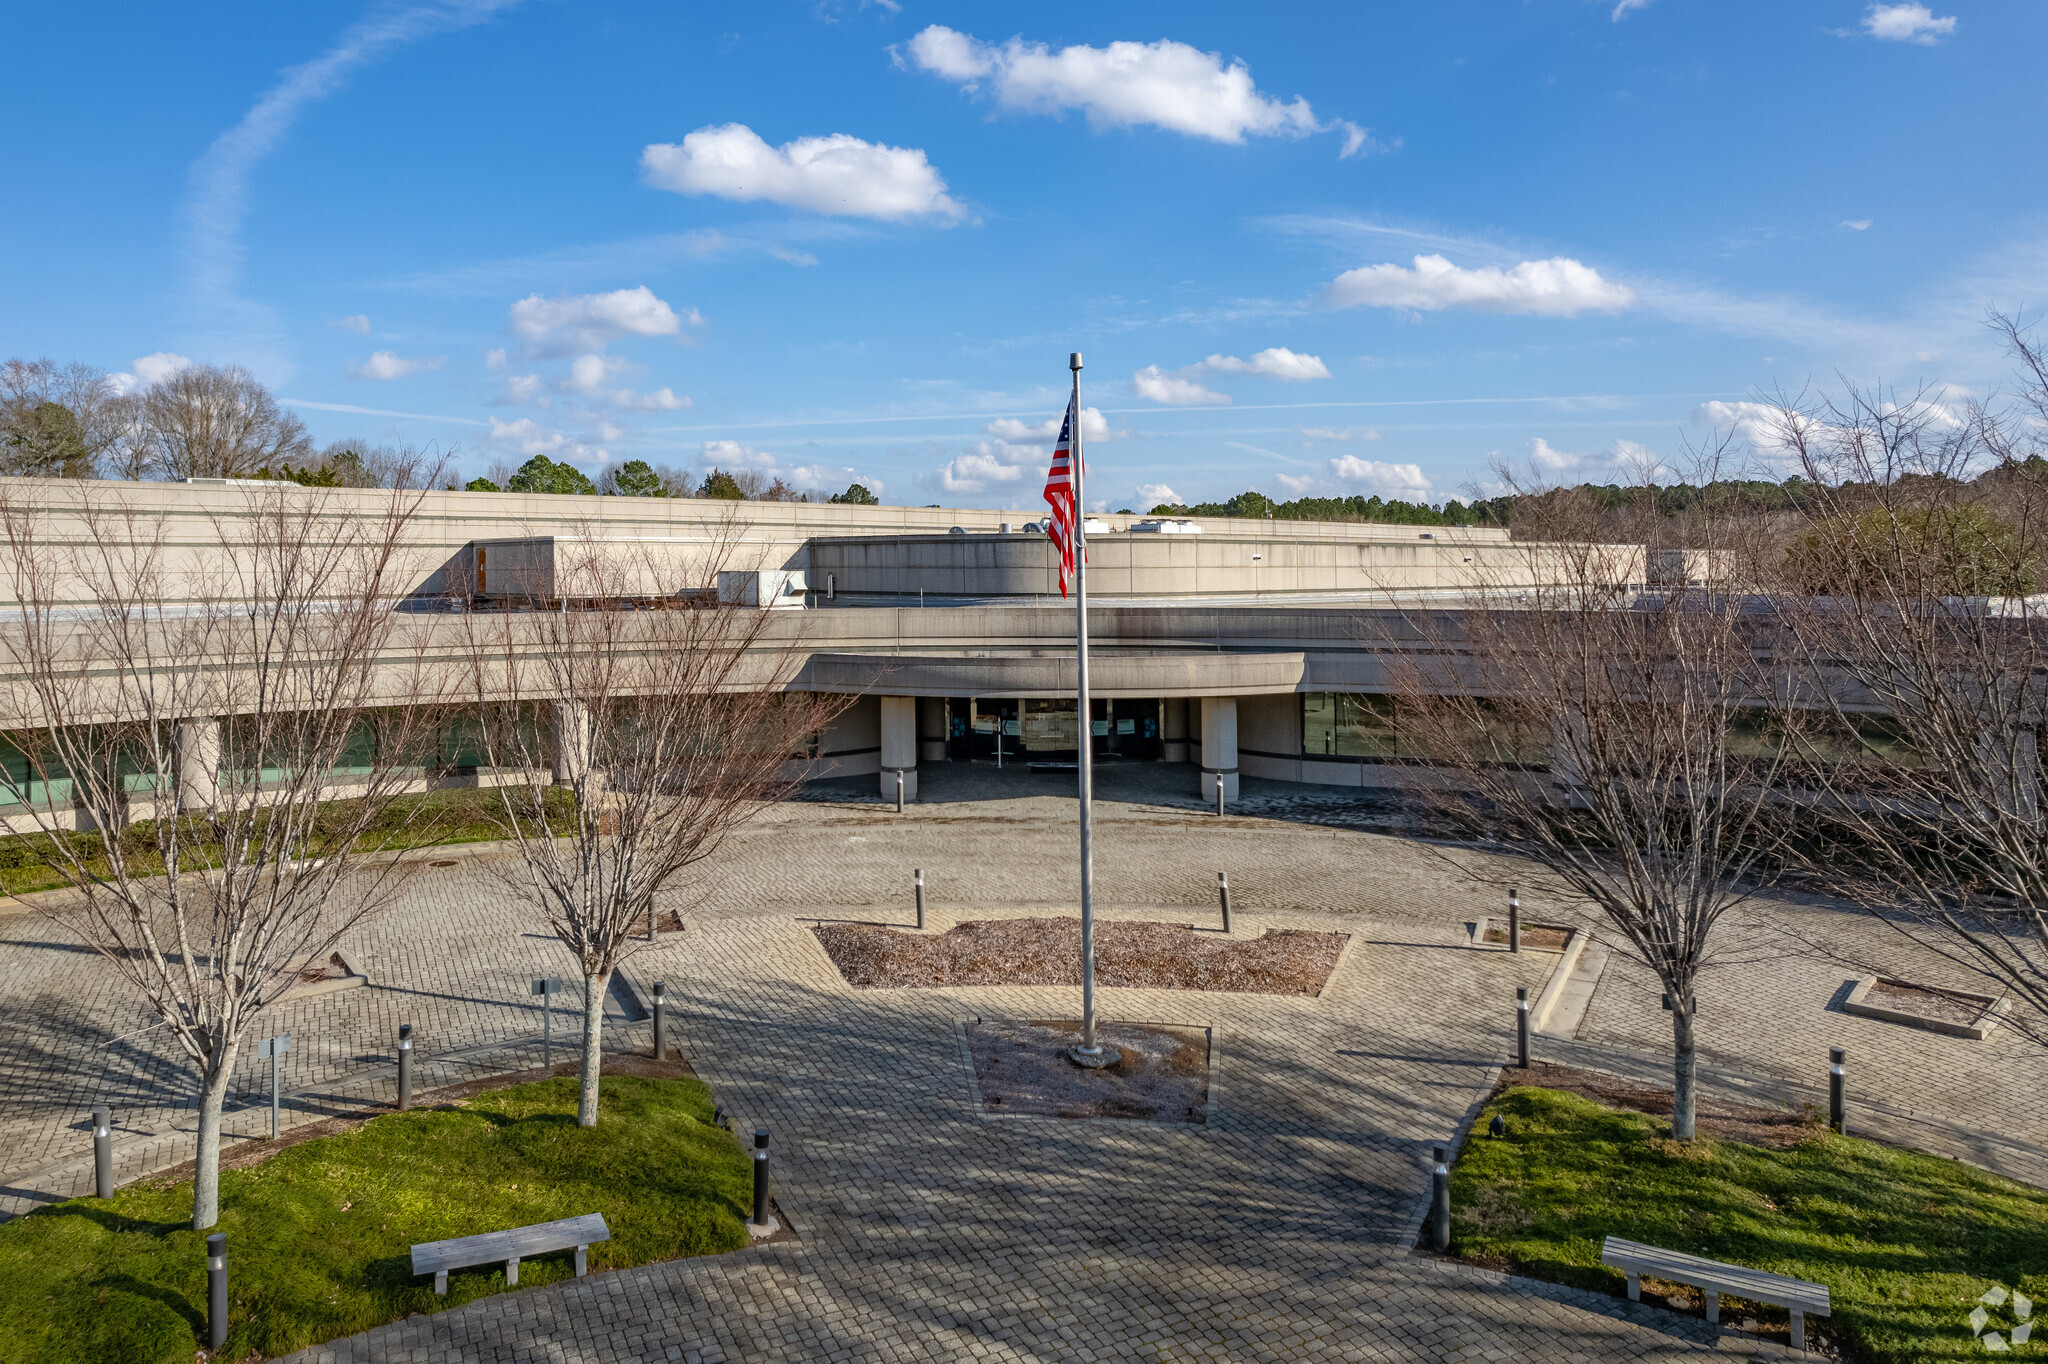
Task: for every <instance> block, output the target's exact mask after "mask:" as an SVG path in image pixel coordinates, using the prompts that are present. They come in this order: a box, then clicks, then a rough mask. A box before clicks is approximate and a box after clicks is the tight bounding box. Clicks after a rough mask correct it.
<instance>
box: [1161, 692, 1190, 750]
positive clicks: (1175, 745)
mask: <svg viewBox="0 0 2048 1364" xmlns="http://www.w3.org/2000/svg"><path fill="white" fill-rule="evenodd" d="M1159 739H1160V742H1161V743H1162V744H1163V745H1164V746H1165V751H1164V752H1162V753H1161V754H1160V755H1159V756H1160V759H1161V760H1162V761H1164V762H1170V763H1184V762H1186V761H1187V760H1188V699H1187V697H1185V696H1169V697H1167V698H1166V699H1165V700H1164V701H1161V702H1160V703H1159Z"/></svg>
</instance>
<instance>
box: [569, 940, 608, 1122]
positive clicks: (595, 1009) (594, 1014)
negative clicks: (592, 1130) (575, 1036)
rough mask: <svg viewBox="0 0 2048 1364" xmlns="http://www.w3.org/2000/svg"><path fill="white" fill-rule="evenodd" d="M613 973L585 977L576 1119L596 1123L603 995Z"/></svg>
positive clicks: (602, 1035) (602, 1038) (602, 1039)
mask: <svg viewBox="0 0 2048 1364" xmlns="http://www.w3.org/2000/svg"><path fill="white" fill-rule="evenodd" d="M611 983H612V973H611V972H609V971H607V972H605V973H604V974H603V975H601V976H592V975H586V976H584V977H583V1092H582V1093H581V1094H580V1095H578V1096H577V1099H576V1121H577V1122H579V1123H581V1124H582V1125H583V1126H585V1127H595V1126H597V1080H598V1074H599V1070H600V1067H601V1066H602V1064H603V1053H602V1047H601V1044H602V1043H603V1041H604V996H605V991H606V990H607V989H609V988H610V986H611Z"/></svg>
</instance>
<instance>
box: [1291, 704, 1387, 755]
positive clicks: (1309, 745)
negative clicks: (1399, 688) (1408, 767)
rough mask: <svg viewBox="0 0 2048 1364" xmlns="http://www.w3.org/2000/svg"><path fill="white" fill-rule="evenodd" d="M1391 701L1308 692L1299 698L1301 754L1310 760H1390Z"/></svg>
mask: <svg viewBox="0 0 2048 1364" xmlns="http://www.w3.org/2000/svg"><path fill="white" fill-rule="evenodd" d="M1396 738H1397V734H1396V730H1395V725H1394V698H1393V697H1391V696H1374V695H1369V694H1363V693H1354V692H1331V691H1312V692H1305V693H1303V694H1302V698H1301V751H1302V752H1303V753H1304V754H1307V755H1308V756H1310V757H1316V756H1321V757H1326V758H1391V757H1394V756H1395V755H1396Z"/></svg>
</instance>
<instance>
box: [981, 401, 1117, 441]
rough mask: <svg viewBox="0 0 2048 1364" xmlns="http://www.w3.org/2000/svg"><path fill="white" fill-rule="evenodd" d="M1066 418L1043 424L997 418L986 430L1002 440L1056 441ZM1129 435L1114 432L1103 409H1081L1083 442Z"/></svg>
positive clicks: (1053, 418) (1061, 415)
mask: <svg viewBox="0 0 2048 1364" xmlns="http://www.w3.org/2000/svg"><path fill="white" fill-rule="evenodd" d="M1065 416H1066V414H1065V413H1061V414H1060V415H1059V416H1058V417H1047V418H1046V419H1045V420H1044V421H1042V422H1021V421H1018V420H1017V419H1016V418H1015V417H997V418H996V419H995V420H994V421H992V422H990V423H989V424H988V426H987V428H986V429H987V431H988V433H989V434H990V435H991V436H995V437H997V438H998V439H1000V440H1012V441H1026V440H1056V439H1058V437H1059V434H1060V422H1061V421H1062V420H1063V419H1064V418H1065ZM1129 434H1130V432H1128V431H1112V430H1111V429H1110V426H1109V418H1107V417H1105V416H1103V415H1102V409H1101V408H1098V407H1084V408H1082V409H1081V439H1082V441H1083V442H1086V441H1091V440H1112V439H1114V438H1115V437H1117V436H1127V435H1129Z"/></svg>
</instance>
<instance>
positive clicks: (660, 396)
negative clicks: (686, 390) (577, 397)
mask: <svg viewBox="0 0 2048 1364" xmlns="http://www.w3.org/2000/svg"><path fill="white" fill-rule="evenodd" d="M626 368H627V365H626V362H625V361H624V360H621V359H619V358H618V357H617V356H613V355H603V354H592V355H579V356H577V357H576V359H575V360H574V361H573V362H572V363H571V364H570V366H569V372H568V373H567V374H565V375H563V376H562V378H561V379H560V380H559V381H558V382H557V383H556V385H555V387H557V388H559V389H560V390H561V391H562V392H564V393H576V394H581V395H582V396H583V397H586V398H595V399H597V400H598V401H599V402H602V403H608V404H610V405H611V406H613V407H617V408H623V409H625V410H626V411H629V412H680V411H682V410H683V409H684V408H687V407H693V406H695V404H694V403H692V402H691V401H690V400H689V399H688V398H687V397H677V396H676V394H675V391H674V390H673V389H669V388H666V387H663V388H657V389H655V390H654V391H653V392H651V393H635V392H634V391H633V390H632V389H630V388H615V387H613V381H614V380H615V379H617V378H618V376H619V375H620V374H622V373H624V372H625V370H626Z"/></svg>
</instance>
